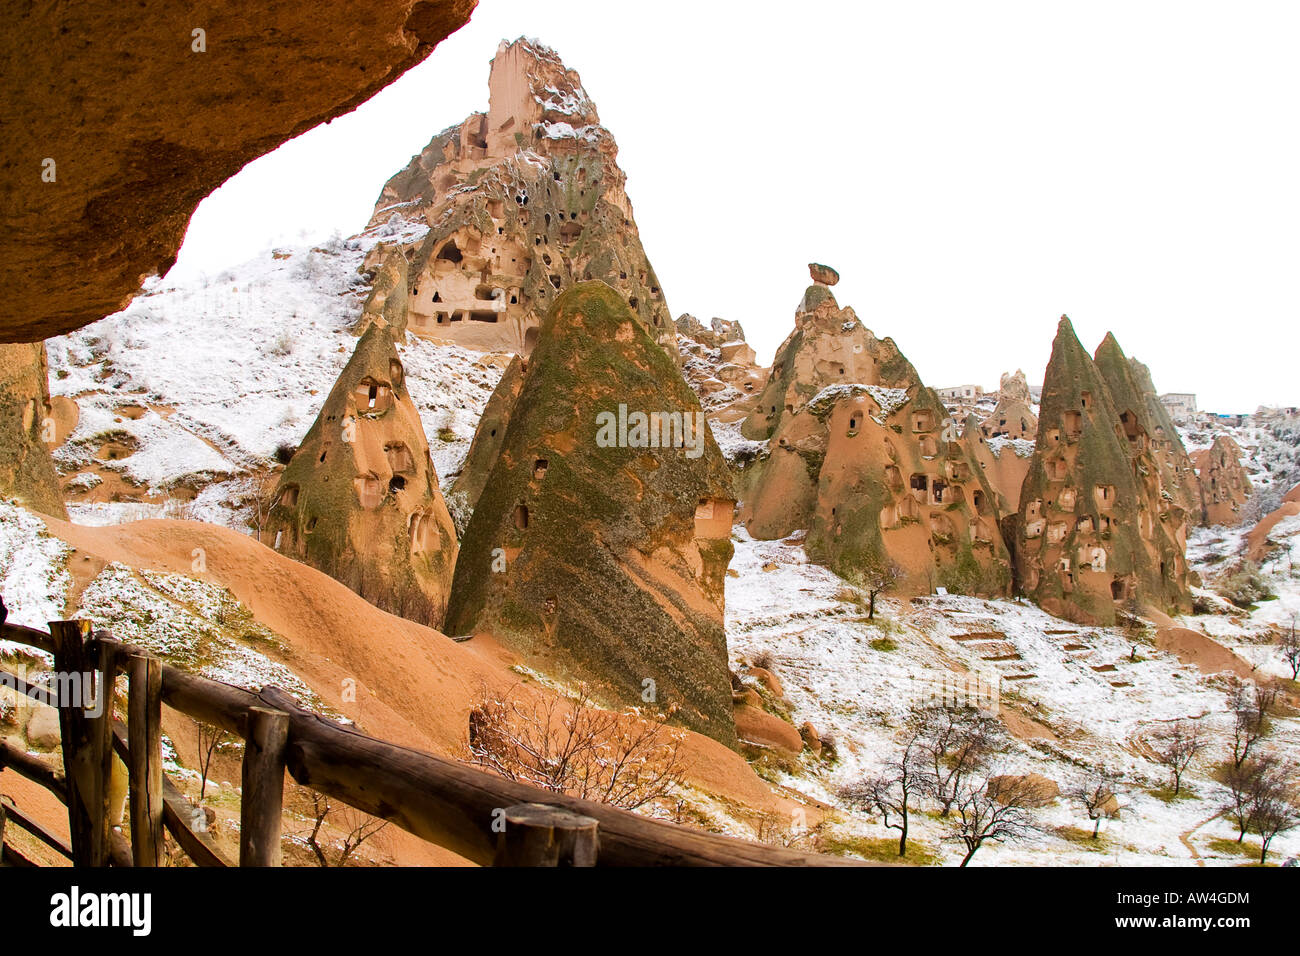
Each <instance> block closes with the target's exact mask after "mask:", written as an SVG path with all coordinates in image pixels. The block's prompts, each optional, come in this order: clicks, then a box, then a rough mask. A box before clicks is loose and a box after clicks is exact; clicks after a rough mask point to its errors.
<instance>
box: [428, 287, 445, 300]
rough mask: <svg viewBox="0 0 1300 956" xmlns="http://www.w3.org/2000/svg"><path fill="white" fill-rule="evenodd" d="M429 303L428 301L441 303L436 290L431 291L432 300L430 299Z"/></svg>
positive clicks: (440, 297)
mask: <svg viewBox="0 0 1300 956" xmlns="http://www.w3.org/2000/svg"><path fill="white" fill-rule="evenodd" d="M429 301H430V302H441V301H442V296H440V295H439V294H438V290H437V289H434V290H433V298H432V299H430V300H429Z"/></svg>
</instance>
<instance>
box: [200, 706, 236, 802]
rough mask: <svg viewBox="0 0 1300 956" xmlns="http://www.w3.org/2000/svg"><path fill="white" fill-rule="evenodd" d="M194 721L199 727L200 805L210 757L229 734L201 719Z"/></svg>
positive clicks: (209, 766)
mask: <svg viewBox="0 0 1300 956" xmlns="http://www.w3.org/2000/svg"><path fill="white" fill-rule="evenodd" d="M195 723H196V724H197V726H198V728H199V776H200V779H199V804H200V805H202V803H203V797H204V795H206V794H207V792H208V773H209V771H210V770H211V769H212V758H213V757H215V756H216V753H217V748H218V747H220V746H221V745H222V744H224V743H225V742H226V741H228V740H229V739H230V735H229V734H228V733H226V732H225V731H224V730H222V729H221V728H220V727H214V726H213V725H212V724H205V723H204V722H203V721H201V720H199V721H195Z"/></svg>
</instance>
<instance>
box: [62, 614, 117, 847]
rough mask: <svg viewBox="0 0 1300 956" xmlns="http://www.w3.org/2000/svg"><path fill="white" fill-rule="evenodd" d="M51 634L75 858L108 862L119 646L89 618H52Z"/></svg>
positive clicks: (69, 822) (70, 828) (69, 827)
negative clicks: (98, 633) (96, 635)
mask: <svg viewBox="0 0 1300 956" xmlns="http://www.w3.org/2000/svg"><path fill="white" fill-rule="evenodd" d="M50 636H51V637H52V638H53V644H54V671H55V674H54V680H55V688H54V689H55V691H56V692H57V694H58V701H57V703H58V707H59V731H60V736H61V738H62V743H63V767H64V775H65V777H66V778H67V782H68V830H69V832H70V833H71V834H72V849H73V854H74V862H75V863H76V865H77V866H107V865H108V863H109V859H110V854H111V842H112V841H111V839H110V836H109V818H108V803H109V794H108V785H109V775H110V773H111V770H112V760H113V747H112V738H111V734H112V731H113V680H114V677H115V671H116V646H115V643H114V642H113V641H112V640H97V639H93V638H92V637H91V629H90V622H89V621H51V622H50ZM92 682H93V685H94V687H95V692H96V694H95V696H96V698H97V700H96V701H95V703H96V706H97V708H98V710H99V713H98V714H92V713H90V708H89V704H90V702H91V701H90V696H89V695H90V691H91V684H92Z"/></svg>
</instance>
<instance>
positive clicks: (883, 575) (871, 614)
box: [848, 554, 903, 621]
mask: <svg viewBox="0 0 1300 956" xmlns="http://www.w3.org/2000/svg"><path fill="white" fill-rule="evenodd" d="M902 579H903V569H902V568H900V567H899V566H898V565H897V564H895V563H894V562H893V561H891V560H889V559H888V558H886V557H883V556H881V555H878V554H877V555H872V556H871V557H868V558H867V559H866V560H865V561H863V562H862V564H860V565H858V566H857V567H855V568H854V569H853V570H852V572H850V573H849V575H848V580H849V582H850V583H852V584H855V585H857V587H859V588H861V589H862V590H863V591H866V592H867V620H868V621H871V620H875V617H876V598H877V597H879V596H880V595H881V594H883V593H884V592H886V591H888V590H890V589H891V588H893V587H894V585H896V584H897V583H898V582H899V581H901V580H902Z"/></svg>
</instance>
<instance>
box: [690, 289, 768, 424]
mask: <svg viewBox="0 0 1300 956" xmlns="http://www.w3.org/2000/svg"><path fill="white" fill-rule="evenodd" d="M677 351H678V353H679V354H680V356H681V363H682V374H683V375H685V376H686V381H687V382H689V383H690V385H691V388H693V389H695V394H696V395H698V396H699V399H700V404H701V405H702V406H703V407H704V410H705V411H706V412H707V413H708V415H709V419H710V420H711V421H718V422H724V423H731V422H738V421H740V420H741V419H743V418H744V417H745V416H746V415H748V414H749V406H750V403H751V402H752V401H753V396H754V395H755V394H757V393H758V390H759V389H761V388H762V387H763V383H764V382H765V381H766V380H767V370H766V369H764V368H762V367H761V366H760V365H759V364H758V357H757V356H756V355H755V354H754V349H753V347H752V346H750V344H749V343H748V342H746V341H745V330H744V329H743V328H742V327H741V325H740V323H739V322H732V321H728V320H726V319H719V318H715V319H713V321H712V322H711V323H710V324H709V325H707V326H706V325H705V324H704V323H703V322H701V321H700V320H699V319H697V318H696V317H695V316H693V315H691V314H689V313H684V314H682V315H681V316H679V317H678V319H677Z"/></svg>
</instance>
